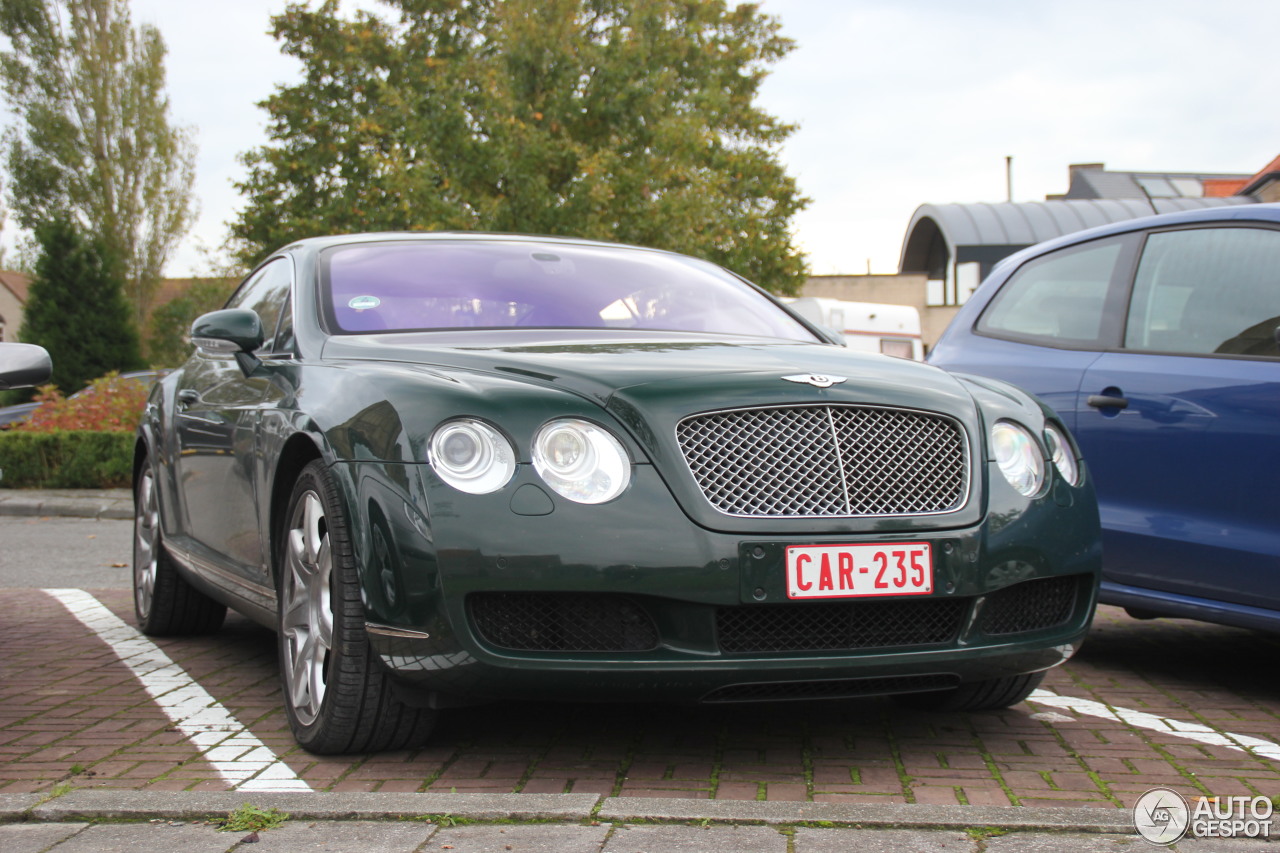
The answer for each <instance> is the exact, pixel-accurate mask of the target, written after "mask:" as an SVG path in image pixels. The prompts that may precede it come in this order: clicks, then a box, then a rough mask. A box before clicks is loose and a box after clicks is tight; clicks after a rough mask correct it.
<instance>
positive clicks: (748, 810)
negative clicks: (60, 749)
mask: <svg viewBox="0 0 1280 853" xmlns="http://www.w3.org/2000/svg"><path fill="white" fill-rule="evenodd" d="M245 803H252V804H253V805H254V806H256V807H258V808H264V809H267V808H274V809H279V810H280V811H283V812H287V813H288V814H289V815H290V816H291V817H293V818H295V819H298V820H339V821H340V820H366V821H367V820H408V819H412V818H422V817H425V816H438V815H449V816H451V817H455V818H459V817H461V818H468V819H471V820H480V821H485V820H494V821H497V820H512V821H585V820H600V821H604V822H628V823H634V822H636V821H653V822H675V823H678V822H684V821H691V820H711V821H713V822H717V823H750V824H767V825H782V826H785V825H792V824H806V823H807V824H823V825H829V824H830V825H837V826H858V827H877V828H889V827H891V828H895V829H903V828H913V829H964V828H967V827H992V828H997V829H1007V830H1050V831H1054V832H1064V831H1066V832H1087V833H1121V834H1132V833H1133V822H1132V819H1131V817H1130V812H1129V811H1128V810H1127V809H1105V808H1096V809H1095V808H1082V809H1066V808H1063V809H1055V808H1021V807H1017V806H931V805H876V804H856V805H855V804H840V803H808V802H781V801H774V802H758V801H751V800H690V799H665V798H653V799H651V798H647V797H604V798H601V797H598V796H596V795H594V794H410V793H342V794H330V793H313V794H304V793H297V794H293V793H257V792H244V793H240V792H235V791H217V792H188V791H176V792H175V791H131V790H114V789H95V790H80V791H72V792H71V793H68V794H65V795H63V796H61V797H54V798H52V799H45V798H44V797H42V796H41V795H39V794H10V795H0V823H15V822H19V821H35V822H41V823H69V822H94V821H143V820H173V821H195V820H207V819H211V818H213V819H216V818H221V817H225V816H226V815H227V813H229V812H231V811H234V810H235V809H237V808H239V807H240V806H241V805H244V804H245Z"/></svg>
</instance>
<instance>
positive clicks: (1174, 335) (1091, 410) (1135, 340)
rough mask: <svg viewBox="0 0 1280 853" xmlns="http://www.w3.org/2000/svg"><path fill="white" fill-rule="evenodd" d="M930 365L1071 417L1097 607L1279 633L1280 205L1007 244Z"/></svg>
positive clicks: (1173, 217)
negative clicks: (1094, 554)
mask: <svg viewBox="0 0 1280 853" xmlns="http://www.w3.org/2000/svg"><path fill="white" fill-rule="evenodd" d="M928 360H929V361H930V362H932V363H933V364H937V365H939V366H941V367H944V368H946V369H948V370H951V371H955V372H958V373H967V374H976V375H979V376H989V377H995V378H998V379H1004V380H1007V381H1010V382H1013V383H1015V384H1017V385H1020V386H1022V387H1023V388H1025V389H1027V390H1029V391H1031V392H1033V393H1035V394H1037V395H1039V396H1040V397H1041V398H1042V399H1043V400H1044V401H1045V402H1047V403H1048V404H1049V405H1051V406H1052V407H1053V408H1054V409H1056V410H1057V412H1058V414H1059V415H1061V417H1062V419H1063V420H1064V421H1065V422H1066V423H1067V425H1068V427H1069V428H1070V429H1071V431H1072V433H1073V435H1074V438H1075V440H1076V441H1077V442H1078V443H1079V449H1080V451H1081V452H1082V454H1083V456H1084V458H1085V459H1086V460H1087V461H1088V463H1089V469H1090V471H1091V472H1092V474H1093V476H1094V479H1095V483H1096V486H1097V490H1098V499H1099V504H1100V510H1101V514H1102V526H1103V583H1102V590H1101V599H1100V600H1101V601H1102V602H1103V603H1106V604H1116V605H1120V606H1122V607H1124V608H1125V609H1126V610H1128V611H1129V613H1130V614H1132V615H1134V616H1137V617H1140V618H1148V617H1154V616H1175V617H1185V618H1190V619H1200V620H1204V621H1208V622H1217V623H1222V624H1226V625H1238V626H1241V627H1248V628H1256V629H1262V630H1267V631H1273V632H1274V631H1280V205H1276V204H1259V205H1248V206H1241V207H1228V208H1217V209H1208V210H1196V211H1190V212H1183V213H1176V214H1168V215H1164V216H1152V217H1149V218H1145V219H1136V220H1131V221H1128V222H1122V223H1117V224H1113V225H1109V226H1106V227H1103V228H1095V229H1092V230H1089V231H1082V232H1079V233H1077V234H1071V235H1069V236H1067V237H1063V238H1059V239H1056V240H1052V241H1049V242H1046V243H1042V244H1040V245H1038V246H1033V247H1031V248H1029V249H1025V250H1023V251H1021V252H1019V253H1017V254H1015V255H1011V256H1010V257H1008V258H1006V259H1005V260H1004V261H1002V262H1001V263H1000V264H999V265H998V266H997V267H996V268H995V269H994V270H992V272H991V275H990V276H989V277H988V278H987V279H986V281H984V282H983V283H982V285H981V287H979V288H978V290H977V291H976V292H975V293H974V295H973V297H972V298H971V299H970V300H969V301H968V302H967V303H966V304H965V306H964V307H963V308H962V309H961V310H960V312H959V313H958V314H957V316H956V318H955V319H954V320H953V321H952V323H951V325H950V326H949V327H948V328H947V331H946V332H945V333H944V334H943V336H942V338H941V340H940V341H939V342H938V344H937V346H936V347H935V348H934V350H933V351H932V353H930V356H929V359H928Z"/></svg>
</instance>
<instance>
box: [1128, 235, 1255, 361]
mask: <svg viewBox="0 0 1280 853" xmlns="http://www.w3.org/2000/svg"><path fill="white" fill-rule="evenodd" d="M1278 326H1280V231H1271V230H1266V229H1262V228H1196V229H1189V230H1185V231H1165V232H1161V233H1157V234H1151V235H1150V236H1148V237H1147V243H1146V246H1145V248H1144V249H1143V251H1142V261H1141V263H1139V265H1138V274H1137V277H1136V278H1135V279H1134V283H1133V301H1132V303H1131V305H1130V308H1129V319H1128V323H1127V324H1126V327H1125V338H1124V345H1125V347H1126V348H1128V349H1133V350H1146V351H1151V352H1176V353H1186V354H1191V355H1209V354H1219V355H1256V356H1272V357H1277V356H1280V344H1277V343H1276V328H1277V327H1278Z"/></svg>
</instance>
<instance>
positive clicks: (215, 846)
mask: <svg viewBox="0 0 1280 853" xmlns="http://www.w3.org/2000/svg"><path fill="white" fill-rule="evenodd" d="M63 825H65V824H63ZM242 836H243V833H242V834H240V835H237V834H235V833H227V832H218V830H217V828H216V827H214V826H210V825H207V824H203V823H201V824H195V823H181V824H179V825H177V826H173V825H170V824H169V823H168V822H164V823H155V824H131V823H100V824H94V825H93V826H90V827H87V828H86V829H84V830H83V831H81V832H78V833H76V834H75V835H73V836H71V837H70V838H68V839H67V840H66V841H63V842H62V843H61V844H59V845H58V846H57V847H56V848H55V851H56V853H140V851H153V850H154V851H160V850H180V851H182V853H227V851H229V850H231V849H232V848H233V847H235V845H236V842H237V839H239V838H241V837H242Z"/></svg>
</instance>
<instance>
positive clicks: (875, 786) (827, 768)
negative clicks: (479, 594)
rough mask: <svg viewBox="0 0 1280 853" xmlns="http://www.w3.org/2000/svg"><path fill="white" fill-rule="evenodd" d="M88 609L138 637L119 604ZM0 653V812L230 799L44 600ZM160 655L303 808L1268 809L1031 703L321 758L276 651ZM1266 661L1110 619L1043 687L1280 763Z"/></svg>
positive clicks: (458, 733)
mask: <svg viewBox="0 0 1280 853" xmlns="http://www.w3.org/2000/svg"><path fill="white" fill-rule="evenodd" d="M95 595H96V596H97V597H98V598H99V600H100V601H102V603H103V604H105V605H106V606H107V607H109V608H110V609H112V610H113V611H114V612H116V613H117V614H118V615H120V616H121V618H123V619H125V621H127V622H130V623H131V622H132V615H131V603H130V598H129V593H128V592H127V591H124V590H99V591H95ZM0 643H3V645H2V646H0V648H3V649H4V650H5V653H4V655H3V659H2V660H0V794H9V793H22V792H48V791H51V790H53V789H54V788H55V786H58V785H69V786H71V787H73V788H129V789H147V790H191V791H219V790H226V789H227V783H226V782H224V781H223V780H222V779H221V778H220V777H218V775H217V773H216V772H215V771H214V768H213V767H212V765H211V764H210V762H209V761H207V760H205V759H204V758H202V757H201V753H200V750H198V749H197V748H196V747H194V746H193V745H192V744H190V743H189V742H187V741H186V739H185V738H184V737H183V736H182V735H181V734H180V733H179V732H177V731H176V729H175V728H174V726H173V724H172V723H171V722H170V721H169V720H168V719H167V718H165V717H164V715H163V714H161V713H160V712H159V711H158V710H156V707H155V704H154V703H153V702H152V701H151V700H150V699H149V698H148V697H147V695H146V694H145V692H144V691H143V690H142V688H141V686H140V685H139V684H138V682H137V681H136V680H135V679H134V678H133V676H132V675H131V674H130V673H129V672H128V670H127V669H126V668H125V667H124V666H123V665H122V664H120V663H119V662H118V661H116V660H115V659H114V657H113V655H112V653H111V652H110V650H109V649H107V647H106V646H105V645H103V644H102V643H101V641H99V640H98V639H97V638H96V637H95V636H94V635H93V634H92V633H91V632H90V631H89V629H87V628H85V627H84V626H83V625H81V624H80V623H79V622H78V621H77V620H75V619H74V618H73V617H72V616H71V615H70V614H69V613H68V612H67V611H66V610H65V609H64V608H63V607H62V606H61V605H60V604H59V603H58V602H56V601H55V600H53V599H52V598H51V597H49V596H48V595H46V594H44V593H42V592H40V591H39V590H34V589H12V590H0ZM158 645H159V646H160V647H161V648H162V649H163V650H164V651H165V652H166V653H167V654H168V655H169V656H170V657H171V658H172V659H173V660H174V661H175V662H176V663H178V664H180V665H181V666H182V667H183V668H185V669H186V670H187V671H188V672H190V673H191V674H192V675H193V676H195V677H196V678H197V679H198V681H199V682H200V684H201V685H202V686H203V687H204V688H205V689H206V690H207V691H209V693H211V694H212V695H213V696H214V697H215V698H216V699H217V700H218V701H219V702H220V703H221V704H222V705H223V706H224V707H225V708H226V709H227V710H228V711H229V712H230V713H231V714H233V715H234V716H235V717H236V718H237V719H238V720H239V721H240V722H241V723H243V724H245V725H247V726H248V727H249V728H250V729H251V730H252V732H253V733H254V734H255V735H256V736H257V737H258V738H259V739H260V740H261V741H263V742H264V743H265V744H267V746H269V747H270V748H271V749H273V750H274V751H275V752H276V753H277V754H278V755H280V756H281V757H282V758H283V759H284V760H285V761H286V762H287V763H288V765H289V766H290V767H291V768H292V769H293V771H294V772H295V773H296V774H297V775H298V776H299V777H300V778H302V779H303V780H305V781H306V782H307V783H308V784H310V785H311V787H313V788H314V789H316V790H325V791H335V792H343V791H377V792H412V791H427V792H445V793H447V792H458V793H469V792H482V793H510V792H518V793H529V794H534V793H569V792H573V793H590V794H599V795H612V796H622V797H646V798H684V799H718V800H775V801H813V802H827V803H851V804H859V803H863V804H876V803H879V804H911V803H917V804H939V805H956V804H970V805H1003V806H1007V805H1022V806H1088V807H1098V808H1108V809H1110V808H1117V807H1121V806H1125V807H1127V806H1129V805H1131V804H1132V803H1133V801H1134V800H1135V799H1136V797H1137V796H1138V795H1139V794H1141V793H1142V792H1143V791H1145V790H1147V789H1148V788H1150V787H1152V786H1153V785H1158V784H1163V785H1168V786H1170V787H1172V788H1174V789H1176V790H1179V791H1180V792H1182V793H1183V794H1184V795H1187V796H1198V795H1218V796H1226V795H1234V794H1250V795H1256V794H1261V795H1264V796H1268V797H1270V796H1275V795H1280V762H1277V761H1275V760H1271V759H1268V758H1265V757H1260V756H1258V755H1255V754H1251V753H1249V752H1244V751H1235V750H1231V749H1228V748H1226V747H1223V746H1214V745H1208V744H1203V743H1197V742H1195V741H1191V740H1186V739H1183V738H1180V737H1178V736H1176V735H1174V734H1172V733H1170V732H1157V731H1152V730H1150V729H1148V728H1143V727H1140V726H1135V725H1131V724H1127V723H1124V722H1120V721H1117V720H1107V719H1102V718H1098V717H1091V716H1087V715H1083V714H1076V713H1074V712H1070V711H1060V710H1056V709H1054V708H1050V707H1047V706H1039V705H1036V704H1034V703H1024V704H1023V705H1021V706H1019V707H1017V708H1014V709H1010V710H1008V711H1003V712H998V713H984V714H949V715H940V714H927V713H923V712H914V711H904V710H902V709H900V708H898V707H897V706H895V705H894V704H893V703H891V702H889V701H887V700H878V699H870V700H861V701H856V702H846V703H814V704H805V705H801V704H784V705H773V706H715V707H695V708H688V707H667V706H616V705H607V704H602V705H584V704H575V705H555V704H546V705H535V704H524V705H514V706H512V705H508V706H495V707H484V708H476V709H468V710H466V711H463V712H454V713H451V714H448V715H447V716H446V717H445V718H444V720H443V722H442V724H441V726H440V728H439V730H438V732H437V735H436V736H435V738H434V741H433V743H432V745H430V746H429V747H427V748H426V749H422V750H418V751H414V752H388V753H380V754H375V755H362V756H345V757H317V756H312V755H309V754H307V753H305V752H302V751H301V750H298V749H297V748H296V747H295V746H294V744H293V740H292V738H291V736H290V734H289V731H288V726H287V724H286V722H285V718H284V714H283V712H282V710H281V709H280V703H279V695H278V688H277V686H276V666H275V661H274V641H273V637H272V635H271V633H270V632H268V631H266V630H264V629H261V628H259V627H257V626H255V625H253V624H252V623H250V622H248V621H247V620H244V619H241V618H239V617H235V616H232V617H230V618H229V621H228V624H227V627H226V628H225V629H224V630H223V631H222V632H221V633H219V634H218V635H216V636H213V637H204V638H195V639H179V640H162V641H160V642H159V643H158ZM1278 654H1280V638H1277V637H1274V636H1267V635H1262V634H1258V633H1253V632H1248V631H1243V630H1238V629H1232V628H1223V627H1217V626H1210V625H1199V624H1195V623H1190V622H1177V621H1167V620H1160V621H1157V622H1138V621H1135V620H1132V619H1130V618H1128V617H1127V616H1125V615H1124V614H1123V612H1121V611H1118V610H1115V609H1113V608H1103V610H1102V611H1100V614H1099V619H1098V622H1097V624H1096V628H1095V631H1094V633H1093V635H1092V637H1091V638H1090V640H1089V642H1088V643H1087V644H1086V647H1085V650H1084V651H1083V652H1082V653H1081V655H1080V656H1078V657H1077V658H1076V659H1075V660H1074V661H1072V662H1071V663H1070V664H1069V665H1068V666H1066V667H1063V668H1060V669H1058V670H1055V671H1054V672H1053V673H1051V674H1050V676H1049V678H1048V679H1047V680H1046V683H1045V688H1046V689H1048V690H1051V691H1053V692H1054V693H1057V694H1061V695H1063V696H1070V697H1075V698H1082V699H1092V700H1095V701H1097V702H1103V703H1110V704H1112V705H1114V706H1119V707H1124V708H1128V709H1132V710H1136V711H1142V712H1146V713H1148V714H1153V715H1156V716H1160V717H1169V718H1172V719H1175V720H1179V721H1183V722H1186V723H1200V724H1203V725H1204V726H1207V727H1209V728H1210V729H1213V730H1218V731H1226V732H1232V733H1234V734H1236V735H1246V736H1250V737H1255V738H1261V739H1263V740H1267V741H1271V742H1276V741H1280V683H1277V682H1276V681H1275V679H1273V678H1270V677H1269V676H1270V675H1271V673H1272V672H1273V671H1274V663H1273V662H1274V660H1275V659H1276V658H1277V655H1278ZM1033 714H1035V715H1036V716H1035V717H1033V716H1032V715H1033Z"/></svg>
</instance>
